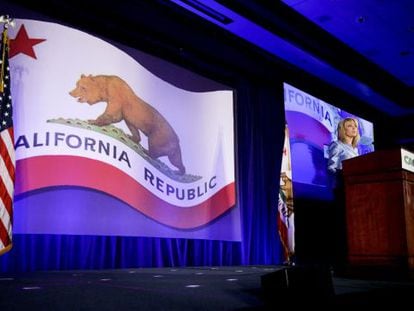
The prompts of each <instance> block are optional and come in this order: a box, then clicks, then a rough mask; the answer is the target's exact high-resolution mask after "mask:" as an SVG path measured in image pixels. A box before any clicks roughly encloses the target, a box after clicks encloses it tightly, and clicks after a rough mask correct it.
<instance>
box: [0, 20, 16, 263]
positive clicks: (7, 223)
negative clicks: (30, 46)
mask: <svg viewBox="0 0 414 311" xmlns="http://www.w3.org/2000/svg"><path fill="white" fill-rule="evenodd" d="M0 57H1V58H0V70H1V72H0V255H1V254H4V253H6V252H7V251H9V250H10V249H11V247H12V223H13V192H14V170H15V158H14V133H13V119H12V100H11V94H10V71H9V60H8V58H9V42H8V37H7V28H6V27H5V28H4V30H3V33H2V40H1V47H0Z"/></svg>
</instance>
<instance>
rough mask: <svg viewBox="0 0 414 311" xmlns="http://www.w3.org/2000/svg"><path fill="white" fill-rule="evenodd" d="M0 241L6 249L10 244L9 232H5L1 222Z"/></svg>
mask: <svg viewBox="0 0 414 311" xmlns="http://www.w3.org/2000/svg"><path fill="white" fill-rule="evenodd" d="M0 240H1V242H2V243H3V245H4V247H7V246H9V245H10V244H11V239H10V235H9V232H8V231H7V229H6V227H5V226H4V224H3V222H2V221H0ZM1 251H2V249H1V248H0V253H1Z"/></svg>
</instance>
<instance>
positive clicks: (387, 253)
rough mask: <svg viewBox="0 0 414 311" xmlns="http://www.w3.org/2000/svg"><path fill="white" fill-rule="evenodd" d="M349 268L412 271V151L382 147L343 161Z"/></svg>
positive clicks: (413, 204) (413, 167)
mask: <svg viewBox="0 0 414 311" xmlns="http://www.w3.org/2000/svg"><path fill="white" fill-rule="evenodd" d="M343 174H344V181H345V194H346V222H347V241H348V263H349V265H350V267H361V266H371V267H386V268H397V269H400V268H403V269H404V270H405V269H408V270H409V271H410V273H412V271H414V153H411V152H409V151H407V150H405V149H395V150H382V151H376V152H372V153H369V154H366V155H362V156H359V157H356V158H353V159H349V160H346V161H344V162H343Z"/></svg>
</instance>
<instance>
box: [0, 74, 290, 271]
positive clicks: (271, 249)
mask: <svg viewBox="0 0 414 311" xmlns="http://www.w3.org/2000/svg"><path fill="white" fill-rule="evenodd" d="M283 135H284V108H283V84H282V82H279V83H278V82H277V81H275V82H274V84H268V85H266V84H264V83H261V82H259V81H258V82H251V81H247V80H246V81H241V82H240V81H239V82H238V83H237V85H236V103H235V138H236V147H235V155H236V156H235V158H236V184H237V204H238V205H239V206H240V209H241V213H242V239H243V240H242V242H228V241H210V240H190V239H176V238H174V239H167V238H148V237H147V238H144V237H113V236H76V235H43V234H30V235H17V234H16V235H14V240H13V248H12V250H11V251H10V252H8V253H6V254H4V255H3V256H0V271H1V272H24V271H35V270H68V269H117V268H136V267H168V266H170V267H180V266H224V265H254V264H280V263H281V262H282V261H283V258H282V256H283V252H282V248H281V244H280V240H279V236H278V233H277V227H276V217H277V198H278V197H277V193H278V189H279V177H280V174H279V172H280V161H281V155H282V148H283Z"/></svg>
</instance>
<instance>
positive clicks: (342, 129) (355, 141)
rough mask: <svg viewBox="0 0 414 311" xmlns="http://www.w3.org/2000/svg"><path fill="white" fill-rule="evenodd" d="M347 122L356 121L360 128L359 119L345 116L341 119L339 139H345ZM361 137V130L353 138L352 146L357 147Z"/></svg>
mask: <svg viewBox="0 0 414 311" xmlns="http://www.w3.org/2000/svg"><path fill="white" fill-rule="evenodd" d="M347 122H354V123H355V125H356V127H357V128H358V120H357V119H354V118H345V119H342V120H341V121H339V123H338V140H340V141H342V142H344V141H345V123H347ZM360 139H361V137H360V136H359V131H358V133H357V135H356V136H355V137H354V138H353V139H352V147H354V148H355V147H356V146H357V145H358V142H359V140H360Z"/></svg>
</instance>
